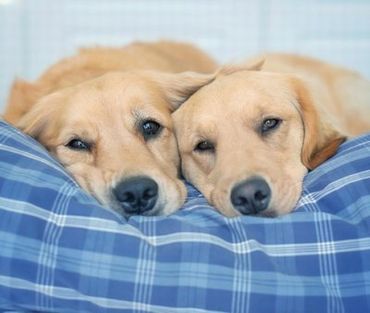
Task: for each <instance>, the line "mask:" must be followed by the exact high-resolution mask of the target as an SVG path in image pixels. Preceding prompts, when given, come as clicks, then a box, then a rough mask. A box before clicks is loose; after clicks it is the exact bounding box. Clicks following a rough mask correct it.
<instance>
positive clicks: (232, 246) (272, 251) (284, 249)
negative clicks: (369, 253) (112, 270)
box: [0, 198, 370, 256]
mask: <svg viewBox="0 0 370 313" xmlns="http://www.w3.org/2000/svg"><path fill="white" fill-rule="evenodd" d="M4 202H5V204H4ZM17 202H18V201H13V200H9V199H3V198H0V209H2V210H7V211H9V212H13V213H19V214H23V215H30V216H33V217H36V218H40V219H42V220H45V221H47V222H49V223H54V224H56V225H59V226H64V227H73V228H81V229H84V230H90V231H100V232H104V233H107V232H109V233H114V234H117V235H125V236H131V237H137V238H140V239H141V240H144V241H146V242H148V243H149V244H151V245H152V246H165V245H170V244H177V243H180V242H197V243H205V244H211V245H216V246H219V247H221V248H224V249H226V250H229V251H231V252H233V253H238V254H244V253H250V252H252V251H263V252H265V253H267V254H269V255H271V256H294V255H315V254H317V253H319V251H322V253H326V254H334V253H339V252H351V251H363V250H370V237H369V238H358V239H350V240H342V241H336V242H335V243H333V242H329V241H327V242H314V243H304V244H299V243H293V244H279V245H265V244H262V243H259V242H257V241H255V240H253V239H251V240H245V241H242V242H239V243H230V242H227V241H225V240H224V239H222V238H220V237H217V236H214V235H211V234H207V233H196V232H178V233H172V234H167V235H157V236H145V235H143V233H142V232H141V231H140V230H139V229H137V228H135V227H134V226H132V225H130V224H120V223H118V222H115V221H110V220H107V219H99V218H92V217H86V216H80V217H77V216H66V219H65V221H64V222H63V224H61V223H59V219H58V218H60V216H58V214H55V213H53V212H50V211H45V210H42V209H41V208H38V207H35V206H31V205H30V204H28V205H26V203H23V205H19V204H22V202H21V201H19V203H18V206H12V203H14V204H15V203H17ZM5 205H6V206H5ZM53 215H55V216H53ZM319 217H320V218H321V214H319ZM323 217H324V215H323ZM320 218H319V219H318V222H320ZM153 223H155V220H153ZM246 226H247V225H246Z"/></svg>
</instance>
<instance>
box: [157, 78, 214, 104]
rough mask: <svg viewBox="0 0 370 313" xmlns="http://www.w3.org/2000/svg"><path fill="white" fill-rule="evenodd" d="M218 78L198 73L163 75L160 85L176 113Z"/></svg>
mask: <svg viewBox="0 0 370 313" xmlns="http://www.w3.org/2000/svg"><path fill="white" fill-rule="evenodd" d="M216 76H217V73H213V74H201V73H196V72H182V73H177V74H167V73H162V74H161V75H160V77H159V78H157V79H159V84H160V85H161V87H162V88H163V90H164V92H165V94H166V97H167V99H168V101H169V103H170V106H171V110H172V111H175V110H176V109H178V108H179V106H180V105H181V104H182V103H184V102H185V101H186V100H187V99H188V98H190V97H191V96H192V95H193V94H194V93H195V92H196V91H197V90H199V89H200V88H202V87H203V86H205V85H208V84H209V83H211V82H212V81H213V80H214V79H215V78H216Z"/></svg>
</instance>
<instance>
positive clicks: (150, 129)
mask: <svg viewBox="0 0 370 313" xmlns="http://www.w3.org/2000/svg"><path fill="white" fill-rule="evenodd" d="M161 129H162V126H161V125H160V124H159V123H157V122H156V121H153V120H147V121H144V122H143V123H142V124H141V132H142V134H143V136H144V139H145V140H148V139H151V138H154V137H155V136H157V135H158V134H159V132H160V131H161Z"/></svg>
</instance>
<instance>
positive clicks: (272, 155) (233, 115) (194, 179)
mask: <svg viewBox="0 0 370 313" xmlns="http://www.w3.org/2000/svg"><path fill="white" fill-rule="evenodd" d="M317 105H320V104H319V103H315V99H314V98H313V97H312V95H310V92H309V90H308V89H307V88H306V84H305V83H303V82H302V81H300V80H299V79H298V78H295V77H292V76H288V75H285V74H277V73H268V72H258V71H245V70H244V71H243V70H240V71H238V70H236V71H228V72H227V73H226V75H223V76H222V75H221V76H220V77H218V78H217V79H216V80H215V81H214V82H212V83H211V84H209V85H207V86H205V87H203V88H201V89H200V90H199V91H198V92H196V93H195V94H194V95H193V96H192V97H191V98H190V99H188V100H187V101H186V102H185V103H184V104H183V105H182V106H181V107H180V108H179V110H177V111H176V112H175V113H174V114H173V116H174V124H175V132H176V135H177V138H178V145H179V150H180V155H181V159H182V170H183V174H184V176H185V178H186V179H188V180H189V181H190V182H191V183H193V184H194V185H195V186H196V187H197V188H198V189H199V190H200V191H201V192H202V193H203V194H204V195H205V197H206V198H207V199H208V201H209V202H210V203H212V204H213V205H214V206H216V207H217V208H218V209H219V210H220V211H221V212H222V213H223V214H225V215H226V216H235V215H240V214H251V215H263V216H275V215H279V214H284V213H287V212H289V211H291V210H292V209H293V208H294V206H295V204H296V202H297V200H298V198H299V196H300V194H301V190H302V180H303V177H304V175H305V174H306V172H307V169H313V168H315V167H317V166H318V165H319V164H321V163H322V162H323V161H325V160H326V159H327V158H329V157H330V156H332V155H333V154H334V153H335V152H336V150H337V147H338V146H339V144H340V143H341V142H342V141H343V140H344V137H343V136H342V135H341V134H340V133H338V132H337V131H336V130H335V129H334V128H333V127H332V126H331V125H329V123H327V121H326V120H325V118H323V116H322V115H321V113H319V112H318V111H317V109H316V106H317Z"/></svg>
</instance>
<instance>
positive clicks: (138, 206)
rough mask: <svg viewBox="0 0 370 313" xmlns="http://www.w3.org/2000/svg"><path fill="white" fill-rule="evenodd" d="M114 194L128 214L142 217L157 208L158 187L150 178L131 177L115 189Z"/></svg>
mask: <svg viewBox="0 0 370 313" xmlns="http://www.w3.org/2000/svg"><path fill="white" fill-rule="evenodd" d="M113 194H114V195H115V197H116V199H117V200H118V202H119V203H120V204H121V206H122V208H123V210H124V211H125V212H126V213H127V214H130V215H140V214H143V213H144V212H147V211H150V210H151V209H153V207H154V206H155V203H156V202H157V199H158V185H157V183H156V182H155V181H154V180H153V179H151V178H149V177H145V176H137V177H131V178H129V179H126V180H124V181H121V182H120V183H119V184H118V185H117V186H116V187H115V188H114V190H113Z"/></svg>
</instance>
